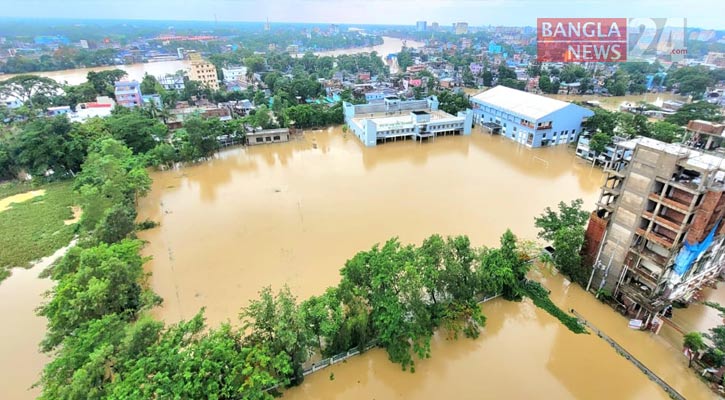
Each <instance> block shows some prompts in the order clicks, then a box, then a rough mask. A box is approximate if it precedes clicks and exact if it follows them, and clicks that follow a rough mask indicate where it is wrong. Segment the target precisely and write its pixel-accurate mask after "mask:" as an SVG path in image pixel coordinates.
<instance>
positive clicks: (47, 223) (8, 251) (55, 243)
mask: <svg viewBox="0 0 725 400" xmlns="http://www.w3.org/2000/svg"><path fill="white" fill-rule="evenodd" d="M29 190H43V191H45V192H44V193H43V194H42V195H40V196H37V197H35V198H33V199H29V200H27V201H24V202H20V203H16V204H14V205H12V206H11V207H10V208H8V209H6V210H4V211H3V210H2V209H1V208H0V280H2V279H5V278H6V277H7V276H9V274H10V270H11V269H12V268H17V267H26V266H28V265H29V263H30V262H31V261H34V260H37V259H39V258H42V257H45V256H49V255H51V254H52V253H53V252H54V251H55V250H57V249H59V248H61V247H63V246H65V245H67V244H68V243H69V242H70V241H71V239H72V238H73V235H74V234H75V231H76V226H75V225H71V224H68V225H67V224H65V223H64V221H65V220H69V219H71V218H72V216H73V213H72V212H71V209H70V207H71V206H73V205H75V204H77V202H78V196H77V195H76V194H75V193H74V192H73V188H72V184H71V183H70V182H58V183H52V184H48V185H37V186H31V185H22V184H17V183H8V184H5V185H3V188H2V190H0V199H3V198H5V197H7V196H11V195H14V194H17V193H21V192H26V191H29Z"/></svg>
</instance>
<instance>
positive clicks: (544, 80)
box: [539, 73, 552, 93]
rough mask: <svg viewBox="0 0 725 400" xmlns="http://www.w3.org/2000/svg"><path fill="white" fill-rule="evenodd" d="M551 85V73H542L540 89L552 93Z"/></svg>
mask: <svg viewBox="0 0 725 400" xmlns="http://www.w3.org/2000/svg"><path fill="white" fill-rule="evenodd" d="M551 87H552V85H551V78H550V77H549V74H547V73H543V74H541V76H540V77H539V89H541V91H542V92H544V93H551Z"/></svg>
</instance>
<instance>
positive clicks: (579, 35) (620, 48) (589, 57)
mask: <svg viewBox="0 0 725 400" xmlns="http://www.w3.org/2000/svg"><path fill="white" fill-rule="evenodd" d="M536 25H537V51H538V56H537V59H538V61H539V62H621V61H627V47H628V36H627V19H626V18H538V19H537V21H536Z"/></svg>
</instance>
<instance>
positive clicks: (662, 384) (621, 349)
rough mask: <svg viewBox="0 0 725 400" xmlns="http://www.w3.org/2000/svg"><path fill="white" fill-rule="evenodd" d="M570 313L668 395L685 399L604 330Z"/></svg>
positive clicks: (677, 398)
mask: <svg viewBox="0 0 725 400" xmlns="http://www.w3.org/2000/svg"><path fill="white" fill-rule="evenodd" d="M571 312H572V314H574V316H576V317H577V318H578V319H579V321H580V322H581V323H583V324H584V325H586V326H588V327H589V329H591V330H592V331H593V332H594V333H596V334H597V336H599V337H600V338H602V339H604V341H606V342H607V343H609V345H610V346H612V347H614V349H615V350H616V351H617V353H619V354H620V355H621V356H622V357H624V358H626V359H627V360H629V361H630V362H631V363H632V364H634V366H635V367H637V368H639V370H640V371H642V372H643V373H644V374H645V375H647V377H648V378H649V379H651V380H652V381H654V383H656V384H658V385H660V387H661V388H662V389H664V391H665V392H667V394H668V395H670V397H672V398H673V399H676V400H685V397H684V396H683V395H681V394H680V393H678V392H677V390H675V388H673V387H672V386H670V385H669V384H667V382H665V381H664V380H663V379H662V378H660V377H659V376H657V374H655V373H654V372H653V371H652V370H650V369H649V368H647V367H646V366H645V365H644V364H642V363H641V362H640V361H639V360H638V359H637V358H636V357H635V356H633V355H632V354H630V353H629V352H628V351H627V350H625V349H624V347H622V346H620V345H619V343H617V342H615V341H614V339H612V338H610V337H609V336H607V335H606V334H605V333H604V332H602V331H600V330H599V329H597V328H596V327H595V326H594V325H592V324H591V323H590V322H589V321H587V320H586V319H584V317H583V316H582V315H581V314H579V313H578V312H576V311H574V310H573V309H572V310H571Z"/></svg>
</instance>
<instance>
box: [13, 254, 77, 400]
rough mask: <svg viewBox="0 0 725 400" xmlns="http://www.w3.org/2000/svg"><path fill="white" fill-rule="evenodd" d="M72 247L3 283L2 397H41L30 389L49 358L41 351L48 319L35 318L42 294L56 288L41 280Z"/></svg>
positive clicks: (15, 270)
mask: <svg viewBox="0 0 725 400" xmlns="http://www.w3.org/2000/svg"><path fill="white" fill-rule="evenodd" d="M74 244H75V240H74V241H73V242H71V244H70V245H68V246H66V247H64V248H62V249H59V250H57V251H56V252H55V253H53V254H52V255H50V256H48V257H45V258H42V259H40V260H39V261H38V262H36V263H35V265H34V266H33V267H32V268H30V269H23V268H15V269H13V271H12V275H11V276H10V277H9V278H7V279H6V280H4V281H3V282H2V283H0V315H1V316H2V318H3V329H1V330H0V388H2V389H1V390H0V393H1V395H0V398H2V399H13V400H19V399H34V398H35V397H37V396H38V395H39V394H40V390H39V389H37V388H31V386H32V385H33V384H34V383H35V382H37V381H38V379H39V377H40V372H41V371H42V370H43V366H44V365H45V363H47V362H48V360H49V357H48V356H46V355H45V354H43V353H41V352H40V351H39V344H40V341H41V340H42V339H43V336H44V335H45V327H46V320H45V318H43V317H38V316H36V315H35V309H36V308H37V307H38V306H39V305H40V304H41V301H42V294H43V293H44V292H45V291H47V290H49V289H50V288H51V287H52V286H53V282H52V281H51V280H50V279H47V278H45V279H41V278H39V277H38V274H40V273H41V272H43V270H45V269H46V268H48V266H50V265H51V264H52V263H53V262H55V260H57V259H59V258H60V257H62V256H63V254H65V252H66V251H67V250H68V249H69V248H70V246H72V245H74Z"/></svg>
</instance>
